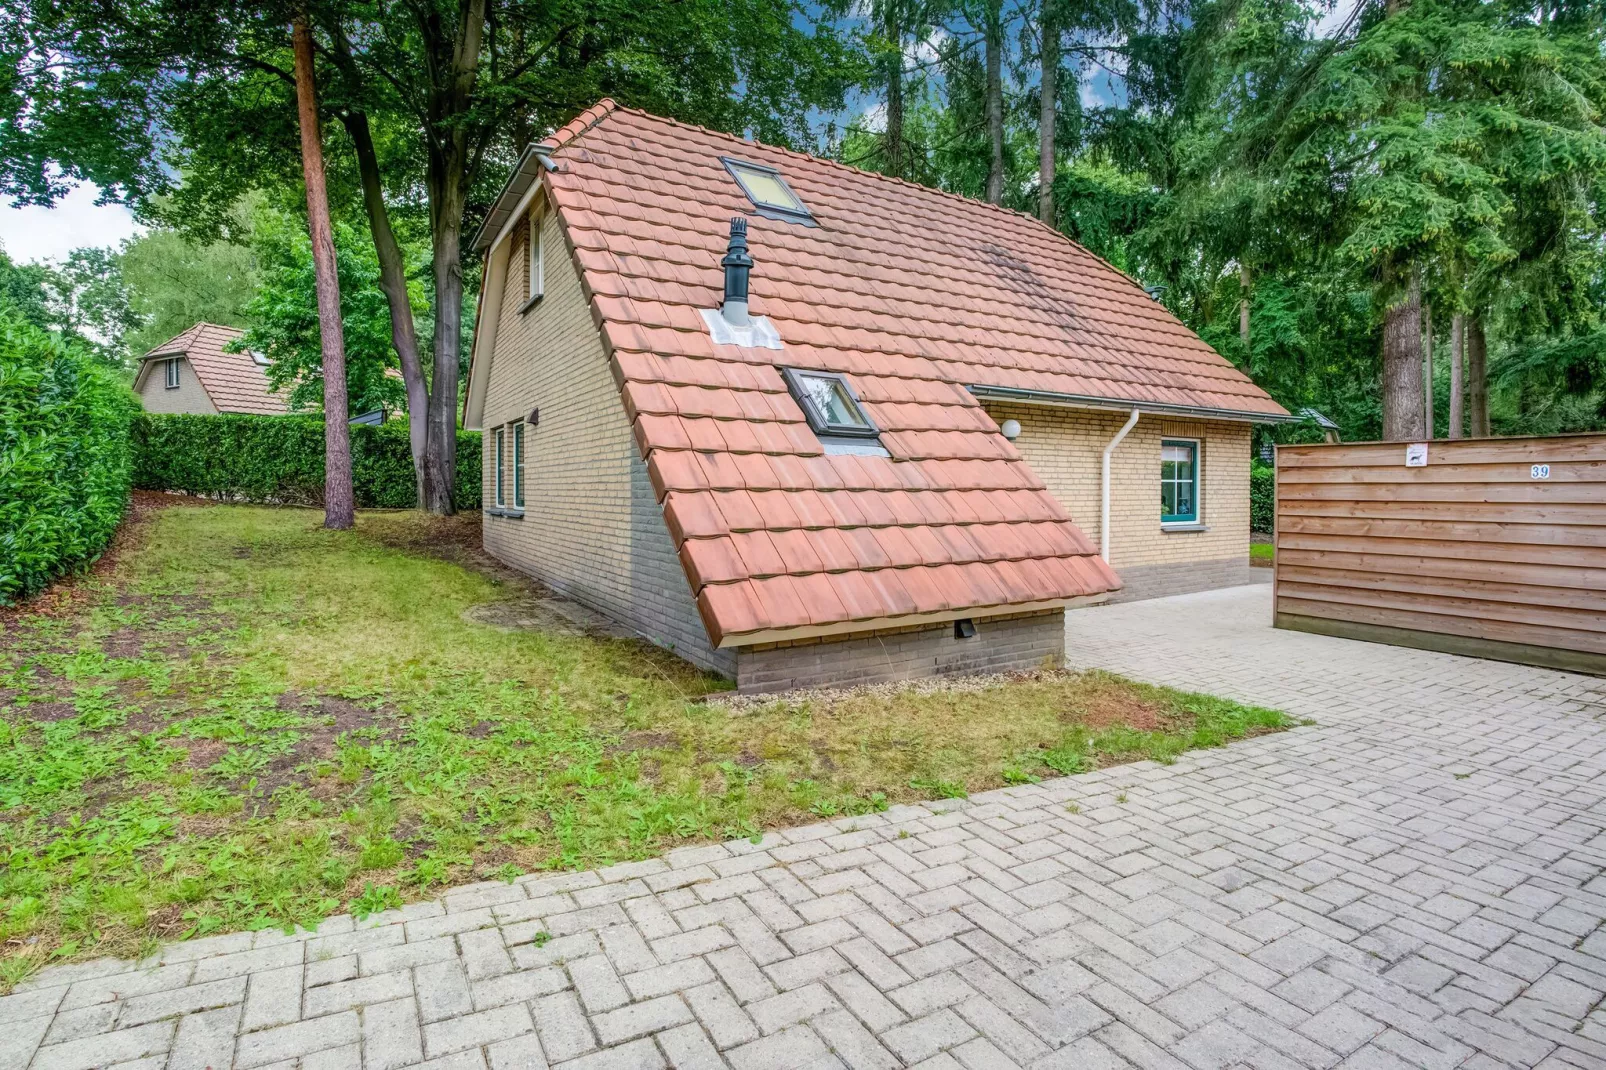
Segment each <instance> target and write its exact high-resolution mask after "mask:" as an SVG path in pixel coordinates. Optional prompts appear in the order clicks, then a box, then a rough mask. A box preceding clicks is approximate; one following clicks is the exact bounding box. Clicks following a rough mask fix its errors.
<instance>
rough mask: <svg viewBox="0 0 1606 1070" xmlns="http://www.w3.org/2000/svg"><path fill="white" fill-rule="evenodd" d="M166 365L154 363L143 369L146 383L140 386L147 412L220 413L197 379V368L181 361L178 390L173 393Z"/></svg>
mask: <svg viewBox="0 0 1606 1070" xmlns="http://www.w3.org/2000/svg"><path fill="white" fill-rule="evenodd" d="M166 363H167V362H166V361H165V360H152V361H150V362H149V365H150V366H149V367H148V368H146V369H144V372H145V382H144V384H143V385H142V386H141V387H140V390H139V400H140V404H142V405H144V406H145V411H146V412H191V413H208V414H210V413H215V412H217V406H216V405H214V404H212V398H211V397H210V396H209V395H208V394H207V392H206V388H205V387H203V386H202V385H201V381H200V380H199V379H197V378H196V377H195V369H194V368H192V367H191V366H190V362H189V361H188V360H185V359H184V358H183V357H180V358H179V360H178V387H177V388H176V389H173V390H169V389H168V388H167V368H166V366H165V365H166Z"/></svg>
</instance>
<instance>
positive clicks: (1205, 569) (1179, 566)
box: [1109, 556, 1271, 604]
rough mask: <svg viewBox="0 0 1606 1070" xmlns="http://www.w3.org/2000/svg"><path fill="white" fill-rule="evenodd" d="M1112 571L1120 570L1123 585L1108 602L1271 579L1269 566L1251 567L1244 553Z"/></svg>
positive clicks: (1188, 592) (1162, 596)
mask: <svg viewBox="0 0 1606 1070" xmlns="http://www.w3.org/2000/svg"><path fill="white" fill-rule="evenodd" d="M1116 571H1117V572H1119V573H1120V575H1121V582H1122V583H1123V584H1125V586H1123V587H1122V588H1121V589H1120V590H1119V591H1116V592H1115V593H1114V594H1112V595H1111V596H1110V599H1109V601H1110V603H1111V604H1113V603H1116V602H1142V601H1144V600H1145V599H1149V598H1167V597H1169V596H1171V595H1174V594H1194V593H1195V592H1197V591H1214V590H1217V589H1219V588H1222V587H1242V586H1243V585H1244V584H1247V583H1270V582H1271V569H1269V568H1254V567H1253V566H1251V565H1250V564H1249V560H1248V558H1247V557H1246V556H1235V557H1226V558H1218V559H1216V560H1213V561H1179V562H1176V563H1174V564H1163V565H1133V566H1131V567H1130V568H1118V569H1116Z"/></svg>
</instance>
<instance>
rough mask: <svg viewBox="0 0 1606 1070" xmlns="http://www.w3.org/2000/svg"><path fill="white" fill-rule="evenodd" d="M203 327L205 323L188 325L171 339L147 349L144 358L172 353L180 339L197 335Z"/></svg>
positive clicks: (186, 347)
mask: <svg viewBox="0 0 1606 1070" xmlns="http://www.w3.org/2000/svg"><path fill="white" fill-rule="evenodd" d="M205 326H207V324H206V323H205V321H200V322H196V323H192V324H190V325H189V326H188V327H186V328H184V329H183V330H182V331H179V332H178V333H177V334H175V335H174V336H173V337H171V338H169V339H168V340H167V341H165V342H159V343H157V344H156V345H154V346H151V348H149V349H147V350H146V351H145V357H150V356H154V355H156V354H158V353H166V352H170V351H173V350H174V347H175V346H176V345H177V343H178V342H179V341H180V340H181V339H184V338H186V337H187V336H191V335H196V334H199V333H200V332H201V328H202V327H205ZM190 340H191V341H194V339H193V338H191V339H190ZM183 348H184V349H188V348H189V347H188V346H185V347H183ZM145 357H141V358H140V359H141V360H144V359H145Z"/></svg>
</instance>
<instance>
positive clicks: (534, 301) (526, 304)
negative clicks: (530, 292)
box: [519, 294, 546, 316]
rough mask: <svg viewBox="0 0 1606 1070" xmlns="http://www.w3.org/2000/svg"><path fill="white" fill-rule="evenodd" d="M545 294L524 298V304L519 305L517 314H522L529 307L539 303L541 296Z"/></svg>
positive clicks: (528, 309)
mask: <svg viewBox="0 0 1606 1070" xmlns="http://www.w3.org/2000/svg"><path fill="white" fill-rule="evenodd" d="M545 296H546V295H545V294H536V295H535V296H534V297H531V298H529V299H528V300H526V301H525V302H524V304H522V305H520V306H519V315H521V316H522V315H524V314H525V313H526V312H528V311H530V309H532V308H534V307H535V306H536V305H539V304H540V303H541V298H543V297H545Z"/></svg>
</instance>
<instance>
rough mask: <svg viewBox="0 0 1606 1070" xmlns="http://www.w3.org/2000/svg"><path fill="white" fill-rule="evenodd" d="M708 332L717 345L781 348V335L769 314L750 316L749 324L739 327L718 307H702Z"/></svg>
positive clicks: (701, 310) (700, 310) (748, 318)
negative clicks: (770, 319)
mask: <svg viewBox="0 0 1606 1070" xmlns="http://www.w3.org/2000/svg"><path fill="white" fill-rule="evenodd" d="M697 311H699V312H701V313H702V316H703V322H704V323H706V324H708V333H709V334H711V335H713V336H714V344H715V345H717V346H746V347H748V348H749V349H781V348H783V347H782V345H781V336H780V334H779V333H778V332H777V331H776V330H775V325H774V324H773V323H771V322H770V321H769V317H767V316H748V317H747V326H745V327H738V326H736V325H735V324H734V323H732V322H731V321H730V320H728V319H726V318H725V316H724V313H722V312H720V311H719V309H717V308H700V309H698V310H697Z"/></svg>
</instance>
